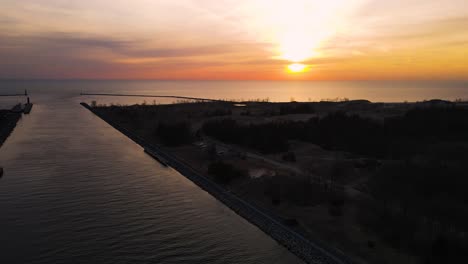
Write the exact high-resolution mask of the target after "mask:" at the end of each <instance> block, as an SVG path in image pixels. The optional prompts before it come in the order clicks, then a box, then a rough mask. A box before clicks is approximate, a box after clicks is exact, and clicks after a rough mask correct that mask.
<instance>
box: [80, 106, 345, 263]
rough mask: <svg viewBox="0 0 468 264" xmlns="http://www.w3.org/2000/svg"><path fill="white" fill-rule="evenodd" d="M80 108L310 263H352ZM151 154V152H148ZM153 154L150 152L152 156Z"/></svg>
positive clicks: (188, 167)
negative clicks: (162, 161)
mask: <svg viewBox="0 0 468 264" xmlns="http://www.w3.org/2000/svg"><path fill="white" fill-rule="evenodd" d="M80 104H81V105H82V106H83V107H85V108H86V109H88V110H89V111H91V112H92V113H94V114H95V115H96V116H98V117H100V118H101V119H102V120H103V121H105V122H106V123H108V124H109V125H111V126H112V127H114V128H115V129H117V130H118V131H120V132H121V133H122V134H124V135H126V136H127V137H128V138H130V139H132V140H133V141H134V142H135V143H137V144H139V145H140V146H142V147H143V148H144V149H145V152H146V153H148V154H150V153H152V154H154V155H155V157H157V158H158V159H160V158H162V159H163V160H164V162H165V163H166V164H167V165H168V166H171V167H172V168H174V169H175V170H177V171H178V172H179V173H180V174H182V175H183V176H185V177H186V178H188V179H189V180H191V181H192V182H193V183H195V184H196V185H198V186H199V187H200V188H202V189H203V190H205V191H206V192H208V193H209V194H211V195H212V196H213V197H215V198H216V199H218V200H219V201H220V202H222V203H223V204H224V205H226V206H227V207H229V208H231V209H232V210H233V211H234V212H235V213H237V214H238V215H240V216H241V217H243V218H244V219H246V220H247V221H249V222H250V223H252V224H253V225H255V226H257V227H258V228H259V229H260V230H262V231H263V232H264V233H266V234H267V235H269V236H270V237H271V238H273V239H274V240H276V241H277V242H278V243H279V244H281V245H283V246H284V247H286V248H287V249H288V250H289V251H290V252H292V253H293V254H295V255H296V256H298V257H299V258H300V259H302V260H304V261H305V262H306V263H311V264H352V263H353V262H352V261H351V260H350V259H349V258H348V257H347V256H345V255H344V254H343V253H341V252H339V251H338V250H336V249H334V248H329V247H326V246H325V245H323V244H321V243H320V242H318V241H311V240H309V239H307V238H305V237H304V236H302V235H301V234H300V233H298V232H296V231H294V230H292V229H291V228H289V227H288V226H286V225H285V224H284V223H282V221H281V220H279V219H278V218H277V217H275V216H273V215H271V214H269V213H268V212H267V211H265V210H262V209H261V208H258V207H256V206H255V205H253V204H250V203H248V202H246V201H244V200H243V199H242V198H240V197H238V196H237V195H235V194H233V193H232V192H230V191H228V190H226V189H224V188H223V187H221V186H220V185H218V184H217V183H215V182H213V181H212V180H211V179H209V178H207V177H205V176H203V175H201V174H200V173H199V172H197V171H196V170H195V169H193V168H192V167H191V166H190V165H189V164H187V163H185V162H184V161H183V160H180V159H179V158H178V157H176V156H174V155H173V154H171V153H170V152H169V151H166V150H165V149H164V148H163V147H162V146H159V145H154V144H151V143H149V142H147V141H145V140H144V139H143V138H141V137H140V136H138V135H136V134H135V133H133V132H131V131H129V130H128V129H126V128H124V127H122V126H120V125H119V124H117V123H115V122H113V121H111V120H109V119H108V118H106V116H104V115H102V114H101V113H99V112H97V111H95V109H93V108H92V107H90V106H89V105H88V104H87V103H80ZM150 155H151V154H150ZM151 156H153V155H151Z"/></svg>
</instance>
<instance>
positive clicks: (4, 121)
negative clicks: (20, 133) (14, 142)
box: [0, 110, 21, 146]
mask: <svg viewBox="0 0 468 264" xmlns="http://www.w3.org/2000/svg"><path fill="white" fill-rule="evenodd" d="M20 118H21V112H14V111H12V110H0V146H2V145H3V143H4V142H5V140H6V139H7V138H8V136H9V135H10V134H11V132H12V131H13V129H15V127H16V123H18V120H20Z"/></svg>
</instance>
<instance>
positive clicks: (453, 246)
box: [361, 160, 468, 263]
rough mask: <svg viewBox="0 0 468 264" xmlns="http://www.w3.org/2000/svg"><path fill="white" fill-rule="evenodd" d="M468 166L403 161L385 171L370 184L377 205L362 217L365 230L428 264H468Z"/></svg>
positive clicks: (370, 204) (370, 207)
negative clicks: (420, 257)
mask: <svg viewBox="0 0 468 264" xmlns="http://www.w3.org/2000/svg"><path fill="white" fill-rule="evenodd" d="M466 161H467V160H465V162H456V163H452V164H450V165H447V164H446V162H445V161H441V160H428V161H425V162H414V161H413V162H411V161H402V162H398V163H395V164H392V165H386V166H384V167H382V168H380V169H379V171H378V173H377V175H375V176H374V177H373V178H371V180H370V183H369V191H370V193H371V194H372V195H373V197H374V198H375V200H374V201H372V202H370V203H369V204H368V207H365V208H364V210H362V212H361V221H362V223H363V226H365V227H368V228H370V229H371V230H373V232H375V233H377V234H379V235H380V236H381V237H382V238H383V239H384V240H385V241H386V242H388V243H390V244H391V245H393V246H394V247H396V248H398V249H400V250H405V251H409V252H413V253H416V254H418V255H420V256H422V259H423V260H424V261H425V263H466V261H468V239H467V237H466V235H464V234H466V233H467V232H468V225H467V223H468V193H467V192H466V186H468V177H466V171H467V169H468V166H467V165H466ZM370 212H372V213H370Z"/></svg>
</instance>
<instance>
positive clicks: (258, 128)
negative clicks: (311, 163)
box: [202, 119, 288, 153]
mask: <svg viewBox="0 0 468 264" xmlns="http://www.w3.org/2000/svg"><path fill="white" fill-rule="evenodd" d="M282 125H283V124H281V123H266V124H255V125H254V124H250V125H241V124H239V123H238V122H236V121H235V120H233V119H222V120H214V121H208V122H205V123H204V124H203V127H202V129H203V132H204V133H205V134H207V135H208V136H212V137H214V138H216V139H219V140H221V141H224V142H226V143H232V144H239V145H243V146H247V147H251V148H254V149H257V150H259V151H261V152H264V153H275V152H282V151H287V150H288V142H287V140H288V137H287V136H288V135H287V134H284V133H280V132H279V131H281V130H282V127H281V126H282Z"/></svg>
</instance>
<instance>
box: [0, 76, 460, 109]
mask: <svg viewBox="0 0 468 264" xmlns="http://www.w3.org/2000/svg"><path fill="white" fill-rule="evenodd" d="M25 89H27V90H28V92H29V94H30V95H31V98H32V99H34V100H39V99H41V98H43V97H47V96H49V95H50V94H55V95H57V96H62V99H65V98H66V97H70V96H77V95H79V94H80V93H81V92H83V93H123V94H145V95H179V96H189V97H203V98H211V99H235V100H248V99H268V100H269V101H283V102H289V101H291V100H296V101H319V100H335V99H344V98H348V99H367V100H370V101H372V102H404V101H408V102H415V101H422V100H430V99H444V100H456V99H463V100H468V81H433V82H428V81H357V82H286V81H284V82H273V81H271V82H269V81H235V82H234V81H0V94H5V93H24V90H25ZM64 97H65V98H64ZM56 98H57V99H60V98H59V97H56ZM87 99H89V100H96V101H97V102H98V103H103V104H104V103H106V104H109V103H116V104H119V103H121V104H130V103H143V102H144V101H146V103H148V104H151V103H168V102H172V101H174V100H172V99H156V100H153V99H152V98H128V97H127V98H122V97H121V98H116V97H112V98H109V97H95V98H94V97H90V98H87ZM87 99H83V100H87ZM18 100H24V98H6V97H0V108H1V107H5V106H6V105H8V106H10V105H12V104H13V103H14V102H16V101H18Z"/></svg>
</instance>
